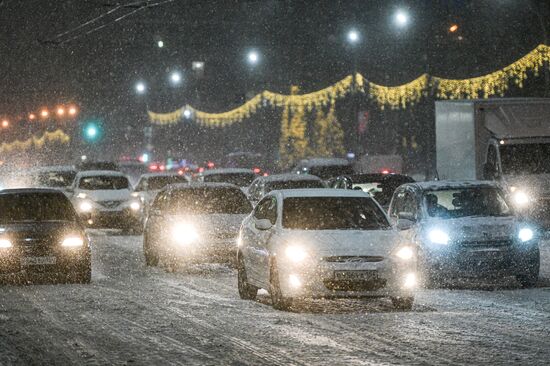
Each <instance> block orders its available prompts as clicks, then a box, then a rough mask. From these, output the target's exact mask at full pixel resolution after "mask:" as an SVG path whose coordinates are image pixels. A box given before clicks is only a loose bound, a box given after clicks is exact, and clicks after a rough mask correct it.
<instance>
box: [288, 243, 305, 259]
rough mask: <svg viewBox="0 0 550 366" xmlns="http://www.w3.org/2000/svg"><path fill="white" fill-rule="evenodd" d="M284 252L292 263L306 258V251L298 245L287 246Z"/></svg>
mask: <svg viewBox="0 0 550 366" xmlns="http://www.w3.org/2000/svg"><path fill="white" fill-rule="evenodd" d="M285 254H286V257H287V258H288V259H290V260H291V261H292V262H294V263H299V262H303V261H304V259H306V258H307V252H306V251H305V250H304V249H303V248H302V247H299V246H289V247H287V248H286V249H285Z"/></svg>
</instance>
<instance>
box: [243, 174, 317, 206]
mask: <svg viewBox="0 0 550 366" xmlns="http://www.w3.org/2000/svg"><path fill="white" fill-rule="evenodd" d="M304 188H326V185H325V183H323V181H322V180H321V178H319V177H316V176H314V175H298V174H291V173H286V174H273V175H269V176H267V177H258V178H256V180H254V182H252V184H251V185H250V187H248V192H247V193H248V198H249V199H250V201H251V202H253V203H257V202H258V201H259V200H260V199H261V198H262V197H263V196H265V195H266V194H267V193H269V192H271V191H276V190H282V189H304Z"/></svg>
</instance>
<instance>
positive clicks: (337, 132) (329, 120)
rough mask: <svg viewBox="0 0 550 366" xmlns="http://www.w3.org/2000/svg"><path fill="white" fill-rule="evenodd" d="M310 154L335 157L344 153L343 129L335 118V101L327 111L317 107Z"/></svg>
mask: <svg viewBox="0 0 550 366" xmlns="http://www.w3.org/2000/svg"><path fill="white" fill-rule="evenodd" d="M312 140H313V141H312V149H311V155H315V156H322V157H335V156H341V155H342V154H344V152H345V151H344V131H343V129H342V126H341V125H340V123H339V122H338V119H337V118H336V111H335V103H334V102H333V103H331V105H330V109H329V111H328V113H326V114H325V113H324V112H323V109H322V108H317V111H316V116H315V121H314V124H313V137H312Z"/></svg>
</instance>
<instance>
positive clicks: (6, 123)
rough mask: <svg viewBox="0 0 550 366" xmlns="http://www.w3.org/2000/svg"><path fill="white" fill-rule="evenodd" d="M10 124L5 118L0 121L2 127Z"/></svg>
mask: <svg viewBox="0 0 550 366" xmlns="http://www.w3.org/2000/svg"><path fill="white" fill-rule="evenodd" d="M9 126H10V121H8V120H7V119H5V120H3V121H2V127H3V128H7V127H9Z"/></svg>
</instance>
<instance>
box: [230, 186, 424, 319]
mask: <svg viewBox="0 0 550 366" xmlns="http://www.w3.org/2000/svg"><path fill="white" fill-rule="evenodd" d="M400 240H401V238H400V236H399V233H398V232H397V230H395V229H393V228H392V226H391V225H390V223H389V221H388V218H387V216H386V214H385V213H384V211H383V210H382V208H381V207H380V206H379V205H378V204H377V203H376V201H374V199H372V197H370V196H369V195H368V194H367V193H364V192H360V191H351V190H350V191H347V190H335V189H295V190H282V191H273V192H271V193H269V194H268V195H266V196H265V197H264V198H263V199H262V200H261V201H260V202H259V203H258V205H257V206H256V208H255V209H254V211H253V212H252V214H251V215H249V216H248V217H247V218H246V219H245V220H244V222H243V224H242V226H241V231H240V233H239V248H238V254H237V261H238V267H237V268H238V286H239V295H240V296H241V298H242V299H254V298H256V295H257V291H258V289H260V288H264V289H267V290H268V291H269V292H270V295H271V299H272V303H273V306H274V307H275V308H278V309H285V308H288V307H289V306H290V305H291V304H292V299H294V298H304V297H313V298H319V297H320V298H325V297H328V298H330V297H390V298H391V299H392V302H393V304H394V306H396V307H398V308H403V309H410V308H411V307H412V305H413V302H414V293H415V287H416V282H417V279H416V253H415V248H414V247H413V246H411V245H410V244H409V243H406V242H401V241H400Z"/></svg>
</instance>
